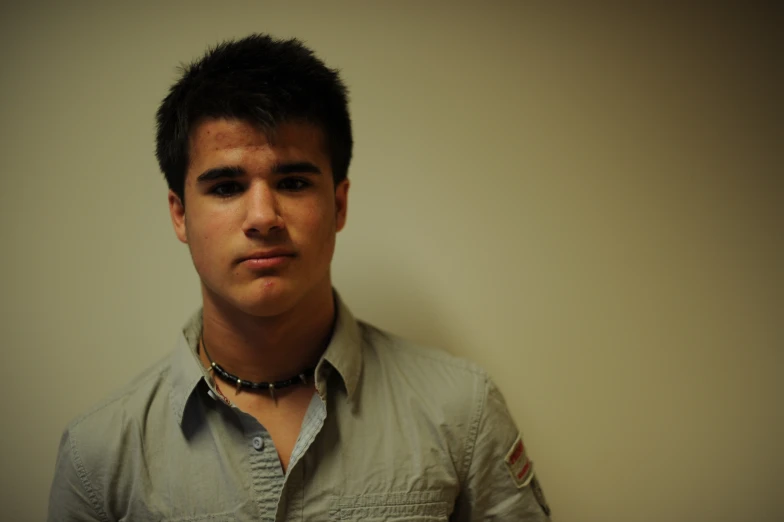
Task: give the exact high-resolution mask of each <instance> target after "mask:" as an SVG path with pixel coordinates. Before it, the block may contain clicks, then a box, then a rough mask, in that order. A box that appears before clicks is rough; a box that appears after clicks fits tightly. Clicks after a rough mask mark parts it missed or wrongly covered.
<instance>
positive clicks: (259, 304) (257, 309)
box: [235, 278, 302, 317]
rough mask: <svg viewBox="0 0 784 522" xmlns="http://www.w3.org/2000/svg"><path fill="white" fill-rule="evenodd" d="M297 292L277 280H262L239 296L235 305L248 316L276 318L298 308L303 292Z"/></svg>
mask: <svg viewBox="0 0 784 522" xmlns="http://www.w3.org/2000/svg"><path fill="white" fill-rule="evenodd" d="M297 290H298V289H296V288H292V287H291V286H290V285H287V284H286V283H285V282H284V281H281V280H279V279H277V278H262V279H259V280H258V281H257V282H256V284H254V285H253V288H252V289H246V290H245V292H243V295H241V296H237V297H236V300H235V305H236V306H237V308H239V309H240V310H242V311H243V312H245V313H246V314H248V315H253V316H256V317H274V316H276V315H281V314H284V313H286V312H288V311H289V310H291V309H292V308H294V306H296V304H297V303H298V302H299V301H300V299H301V298H302V292H301V291H297Z"/></svg>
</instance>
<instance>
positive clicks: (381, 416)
mask: <svg viewBox="0 0 784 522" xmlns="http://www.w3.org/2000/svg"><path fill="white" fill-rule="evenodd" d="M336 303H337V319H336V324H335V329H334V332H333V336H332V339H331V341H330V344H329V346H328V347H327V349H326V351H325V353H324V355H323V357H322V359H321V361H320V362H319V364H318V366H317V368H316V389H317V391H318V393H314V395H313V399H312V401H311V404H310V407H309V409H308V411H307V413H306V415H305V419H304V421H303V423H302V429H301V431H300V434H299V438H298V440H297V442H296V445H295V447H294V451H293V453H292V455H291V460H290V462H289V465H288V467H287V469H288V471H287V472H286V473H285V474H284V473H283V471H282V467H281V465H280V462H279V460H278V456H277V452H276V450H275V448H274V446H273V444H272V439H271V438H270V436H269V434H268V433H267V431H266V430H265V429H264V426H262V425H261V424H259V423H258V422H257V421H256V419H255V418H254V417H252V416H250V415H248V414H246V413H244V412H242V411H241V410H239V409H238V408H236V407H234V406H232V405H230V404H226V403H224V402H223V401H222V400H221V399H220V397H219V396H218V395H217V394H216V390H215V389H214V383H213V381H212V379H211V376H210V375H209V374H208V373H207V372H206V371H205V370H204V368H203V366H202V365H201V363H200V362H199V359H198V355H197V349H198V340H199V335H200V333H201V329H202V310H201V309H199V310H198V311H197V312H196V313H194V315H193V316H192V317H191V319H190V320H189V321H188V322H187V323H186V324H185V326H184V328H183V330H182V334H181V335H180V336H179V338H178V341H177V345H176V347H175V349H174V350H173V352H172V353H171V354H170V355H169V356H167V357H166V358H165V359H164V360H162V361H161V362H159V363H157V364H156V365H154V366H153V367H151V368H150V369H148V370H147V371H146V372H144V373H143V374H142V375H141V376H140V377H138V378H137V379H136V380H135V381H133V382H132V383H131V384H129V385H128V386H126V387H125V388H124V389H123V390H121V391H120V392H118V393H117V394H115V395H114V396H112V397H110V398H109V399H108V400H105V401H104V402H102V403H101V404H99V405H98V406H97V407H95V408H94V409H92V410H91V411H90V412H88V413H86V414H85V415H83V416H81V417H79V418H77V419H76V420H74V421H73V422H72V423H71V424H70V425H69V426H68V427H67V429H66V430H65V432H64V434H63V436H62V440H61V443H60V449H59V453H58V457H57V465H56V471H55V477H54V481H53V484H52V488H51V493H50V499H49V520H50V521H61V520H63V521H65V520H67V521H75V520H101V521H115V520H127V521H139V522H141V521H152V520H155V521H159V520H165V521H172V522H173V521H178V522H185V521H213V522H219V521H228V520H238V521H250V520H265V521H267V520H268V521H309V522H310V521H313V522H320V521H328V520H330V521H335V520H362V521H364V522H372V521H381V520H385V521H437V520H454V521H468V520H509V521H543V520H549V518H548V516H547V514H546V511H549V509H548V508H547V507H546V503H545V502H544V497H543V495H542V493H541V488H540V487H539V485H538V482H537V480H536V477H535V476H534V475H533V465H532V463H530V462H529V461H528V458H527V456H526V454H525V450H524V446H523V445H522V443H521V442H519V441H517V437H518V430H517V428H516V427H515V423H514V421H513V420H512V418H511V417H510V415H509V412H508V411H507V408H506V406H505V404H504V400H503V398H502V397H501V395H500V393H499V392H498V390H497V389H496V388H495V386H494V385H493V383H492V382H491V381H490V379H489V378H488V377H487V375H486V374H485V373H484V372H483V371H482V370H481V369H480V368H478V367H476V366H475V365H473V364H471V363H469V362H466V361H463V360H461V359H457V358H455V357H452V356H450V355H448V354H446V353H443V352H439V351H435V350H431V349H427V348H422V347H418V346H414V345H413V344H412V343H410V342H408V341H405V340H403V339H400V338H398V337H395V336H393V335H390V334H388V333H385V332H383V331H381V330H378V329H376V328H374V327H372V326H370V325H368V324H365V323H363V322H360V321H357V320H355V319H354V317H353V316H352V315H351V312H350V311H349V310H348V308H347V307H346V306H345V305H344V304H343V303H342V301H341V300H340V298H339V296H337V294H336Z"/></svg>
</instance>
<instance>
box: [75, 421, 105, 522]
mask: <svg viewBox="0 0 784 522" xmlns="http://www.w3.org/2000/svg"><path fill="white" fill-rule="evenodd" d="M68 438H69V444H70V446H71V459H72V461H73V464H74V467H75V468H76V473H77V474H78V475H79V480H80V481H81V482H82V486H83V487H84V490H85V492H86V493H87V496H88V497H89V498H90V503H91V504H92V505H93V510H94V511H95V514H96V515H98V516H99V517H100V518H101V520H103V521H105V522H109V517H108V516H107V515H106V512H105V511H104V510H103V509H101V503H100V501H99V499H98V494H97V493H96V492H95V490H94V489H93V487H92V485H91V484H90V480H89V479H88V477H87V470H86V469H85V467H84V463H83V462H82V457H81V456H80V455H79V450H78V449H77V447H76V441H75V440H74V437H73V435H71V436H69V437H68Z"/></svg>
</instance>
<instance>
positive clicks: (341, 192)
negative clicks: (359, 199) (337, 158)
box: [335, 179, 350, 232]
mask: <svg viewBox="0 0 784 522" xmlns="http://www.w3.org/2000/svg"><path fill="white" fill-rule="evenodd" d="M349 186H350V183H349V181H348V179H344V180H343V181H341V182H340V183H339V184H338V186H337V188H336V189H335V229H336V232H340V231H341V230H343V227H345V226H346V212H348V188H349Z"/></svg>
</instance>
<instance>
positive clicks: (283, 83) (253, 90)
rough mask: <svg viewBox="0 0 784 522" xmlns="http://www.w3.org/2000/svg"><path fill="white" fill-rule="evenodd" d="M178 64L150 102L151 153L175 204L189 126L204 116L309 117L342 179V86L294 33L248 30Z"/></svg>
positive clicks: (346, 157) (345, 137)
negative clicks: (159, 96)
mask: <svg viewBox="0 0 784 522" xmlns="http://www.w3.org/2000/svg"><path fill="white" fill-rule="evenodd" d="M180 70H181V72H182V74H181V76H180V78H179V79H178V80H177V82H176V83H175V84H174V85H173V86H172V87H171V89H170V90H169V94H168V95H167V96H166V98H164V100H163V102H162V103H161V105H160V107H159V108H158V112H157V115H156V121H157V137H156V151H155V155H156V157H157V158H158V164H159V165H160V168H161V171H162V172H163V175H164V177H165V178H166V182H167V183H168V185H169V188H170V189H171V190H172V191H174V193H175V194H177V195H178V196H179V197H180V200H181V201H182V202H183V204H184V203H185V194H184V192H185V173H186V172H187V169H188V147H189V137H190V133H191V131H192V129H193V126H194V125H196V124H197V123H199V122H200V121H201V120H204V119H207V118H230V119H238V120H244V121H247V122H250V123H253V124H255V125H258V126H259V127H260V128H261V129H263V130H264V131H265V132H269V133H274V131H275V128H276V127H277V126H278V125H279V124H281V123H284V122H294V121H304V122H308V123H312V124H315V125H317V126H318V127H319V128H320V129H321V130H322V132H323V133H324V139H325V142H326V143H325V145H326V147H327V153H328V154H329V157H330V166H331V168H332V176H333V179H334V182H335V186H336V187H337V185H338V183H340V182H341V181H343V180H344V179H346V176H347V175H348V167H349V163H351V150H352V147H353V139H352V136H351V118H350V116H349V112H348V90H347V89H346V86H345V85H344V83H343V81H342V80H341V79H340V75H339V74H338V71H337V70H336V69H330V68H328V67H327V66H326V65H325V64H324V62H322V61H321V60H320V59H318V58H317V57H316V56H315V55H314V53H313V51H312V50H311V49H309V48H307V47H305V45H304V44H303V43H302V42H301V41H299V40H297V39H289V40H279V39H275V38H272V37H270V36H267V35H261V34H252V35H250V36H247V37H245V38H242V39H241V40H228V41H224V42H222V43H220V44H218V45H216V46H215V47H213V48H211V49H208V50H207V52H206V53H205V54H204V56H202V57H201V58H200V59H198V60H196V61H194V62H193V63H191V64H189V65H183V66H181V67H180Z"/></svg>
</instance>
